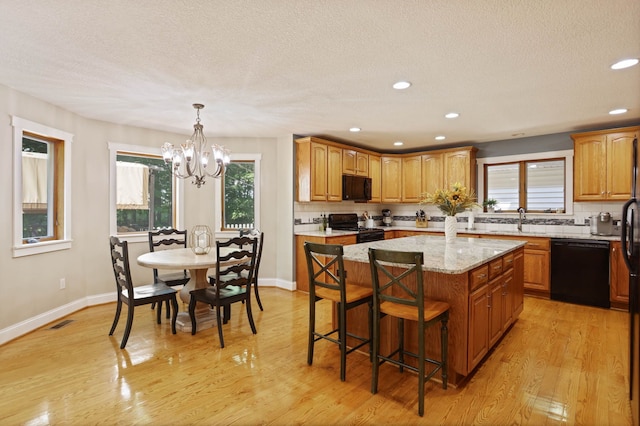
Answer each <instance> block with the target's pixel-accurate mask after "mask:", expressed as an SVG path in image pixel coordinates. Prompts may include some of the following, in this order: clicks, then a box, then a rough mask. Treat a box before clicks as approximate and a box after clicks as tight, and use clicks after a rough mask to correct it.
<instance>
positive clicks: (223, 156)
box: [162, 104, 229, 188]
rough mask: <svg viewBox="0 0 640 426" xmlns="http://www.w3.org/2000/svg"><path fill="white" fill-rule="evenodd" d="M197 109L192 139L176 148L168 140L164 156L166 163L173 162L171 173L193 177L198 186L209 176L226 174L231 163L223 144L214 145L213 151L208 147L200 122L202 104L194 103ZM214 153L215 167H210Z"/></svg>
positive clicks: (184, 177) (217, 176) (163, 152)
mask: <svg viewBox="0 0 640 426" xmlns="http://www.w3.org/2000/svg"><path fill="white" fill-rule="evenodd" d="M193 107H194V108H195V109H196V111H197V117H196V124H194V125H193V134H192V135H191V139H187V141H186V142H185V143H183V144H182V145H181V148H174V147H173V145H172V144H170V143H169V142H166V143H165V144H164V145H162V158H163V159H164V163H165V164H173V165H172V166H171V173H172V174H173V175H174V176H175V177H177V178H180V179H187V178H191V177H192V178H193V181H192V182H191V183H193V184H194V185H196V186H197V187H198V188H200V186H202V185H203V184H204V183H205V182H204V180H205V178H206V177H207V176H209V177H213V178H219V177H221V176H222V175H224V169H225V166H226V165H227V164H229V151H228V150H227V149H225V147H223V146H219V145H212V147H211V151H209V150H208V147H207V139H206V138H205V137H204V134H203V133H202V124H200V110H201V109H202V108H204V105H202V104H193ZM212 153H213V161H214V164H213V168H211V167H210V165H209V161H210V156H211V154H212Z"/></svg>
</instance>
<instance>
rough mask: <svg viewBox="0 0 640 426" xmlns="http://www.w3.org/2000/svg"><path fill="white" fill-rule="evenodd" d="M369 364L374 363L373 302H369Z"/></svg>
mask: <svg viewBox="0 0 640 426" xmlns="http://www.w3.org/2000/svg"><path fill="white" fill-rule="evenodd" d="M368 305H369V315H368V321H369V362H371V361H373V301H369V303H368Z"/></svg>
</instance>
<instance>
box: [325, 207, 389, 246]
mask: <svg viewBox="0 0 640 426" xmlns="http://www.w3.org/2000/svg"><path fill="white" fill-rule="evenodd" d="M329 227H330V228H332V229H335V230H336V231H356V232H357V233H358V234H356V243H368V242H370V241H380V240H384V230H382V229H379V228H364V227H362V226H358V215H357V214H356V213H335V214H330V215H329Z"/></svg>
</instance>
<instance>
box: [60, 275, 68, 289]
mask: <svg viewBox="0 0 640 426" xmlns="http://www.w3.org/2000/svg"><path fill="white" fill-rule="evenodd" d="M66 286H67V282H66V280H65V279H64V278H60V290H64V289H65V287H66Z"/></svg>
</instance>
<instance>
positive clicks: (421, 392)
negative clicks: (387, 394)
mask: <svg viewBox="0 0 640 426" xmlns="http://www.w3.org/2000/svg"><path fill="white" fill-rule="evenodd" d="M424 352H425V351H424V321H419V323H418V414H419V415H420V417H422V416H423V415H424V364H425V361H424V357H425V354H424Z"/></svg>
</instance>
